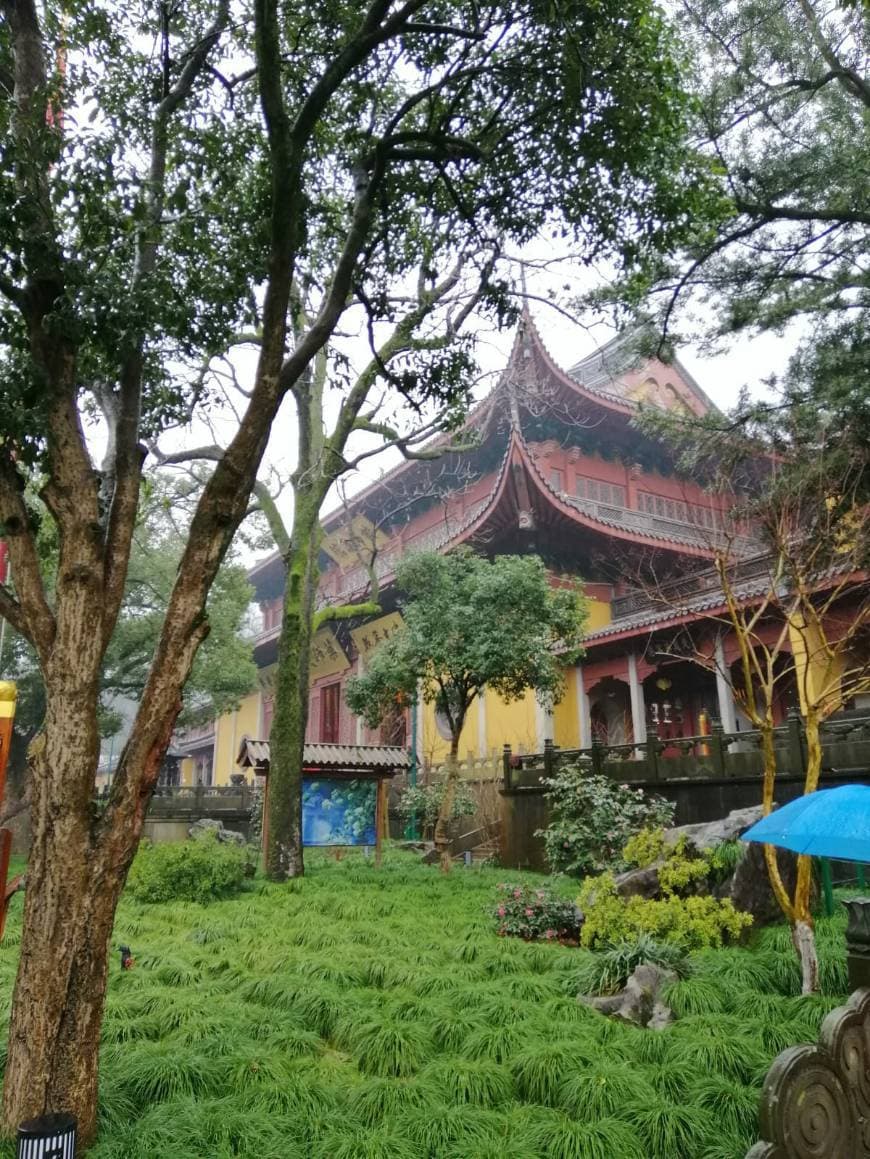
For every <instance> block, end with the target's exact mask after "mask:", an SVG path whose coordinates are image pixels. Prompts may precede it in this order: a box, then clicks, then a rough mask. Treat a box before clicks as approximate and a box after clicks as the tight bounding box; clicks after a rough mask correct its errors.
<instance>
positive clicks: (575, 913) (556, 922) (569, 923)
mask: <svg viewBox="0 0 870 1159" xmlns="http://www.w3.org/2000/svg"><path fill="white" fill-rule="evenodd" d="M498 889H499V903H498V905H497V906H496V907H495V908H494V909H493V910H492V911H491V912H492V916H493V917H494V918H495V919H496V921H497V922H498V932H499V935H500V936H502V937H511V938H525V939H526V940H527V941H531V940H533V939H535V938H541V939H543V940H544V941H555V940H556V939H557V938H569V939H571V940H572V941H576V940H577V939H578V938H579V937H580V926H581V925H582V922H583V915H582V914H581V913H580V910H578V909H577V907H576V906H575V905H574V904H573V903H572V902H570V901H565V899H564V898H561V897H554V896H553V894H552V893H550V891H549V890H548V889H532V888H531V887H530V886H527V885H510V884H509V883H507V882H502V884H501V885H499V887H498Z"/></svg>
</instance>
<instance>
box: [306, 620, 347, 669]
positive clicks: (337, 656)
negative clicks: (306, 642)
mask: <svg viewBox="0 0 870 1159" xmlns="http://www.w3.org/2000/svg"><path fill="white" fill-rule="evenodd" d="M347 668H350V661H349V660H348V658H347V656H345V654H344V652H343V651H342V650H341V646H340V645H339V643H338V640H336V638H335V636H333V634H332V632H330V630H329V629H328V628H321V629H320V631H319V632H317V633H316V634H315V636H314V639H313V640H312V641H311V679H312V680H319V679H320V678H321V677H322V676H335V675H337V674H338V673H339V672H344V671H345V670H346V669H347Z"/></svg>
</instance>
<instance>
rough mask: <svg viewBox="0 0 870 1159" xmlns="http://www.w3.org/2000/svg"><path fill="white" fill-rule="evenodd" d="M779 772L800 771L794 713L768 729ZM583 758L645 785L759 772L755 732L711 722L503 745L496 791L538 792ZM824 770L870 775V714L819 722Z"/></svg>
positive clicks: (801, 739)
mask: <svg viewBox="0 0 870 1159" xmlns="http://www.w3.org/2000/svg"><path fill="white" fill-rule="evenodd" d="M774 746H775V749H776V752H777V764H778V767H779V771H780V773H782V774H785V775H787V776H795V777H800V776H802V775H803V773H804V772H805V770H806V738H805V736H804V728H803V722H802V720H801V717H800V715H799V714H798V713H796V712H792V713H790V714H789V716H788V719H787V721H786V723H785V724H784V725H782V726H781V727H779V728H777V729H775V730H774ZM578 762H580V763H582V764H584V765H587V766H588V768H589V770H590V772H593V773H598V774H603V775H605V776H609V777H611V778H613V779H614V780H617V781H620V782H625V783H627V784H632V783H637V782H645V783H647V784H649V783H650V782H652V783H655V782H660V783H668V782H675V781H700V780H716V779H722V780H729V779H737V778H741V777H756V776H759V775H760V774H761V771H762V759H761V736H760V733H758V732H757V731H756V730H747V731H745V732H725V731H724V729H723V728H722V726H721V725H720V724H718V723H714V724H713V727H712V731H711V733H710V735H709V736H688V737H678V738H674V739H670V740H661V739H659V738H658V737H656V736H651V737H649V738H648V739H647V740H646V741H644V742H643V743H642V744H612V745H610V744H602V743H599V742H594V743H593V744H592V745H591V746H590V747H589V748H586V749H560V748H558V747H557V746H556V745H554V744H553V743H552V741H545V743H544V751H543V752H542V753H529V754H517V753H514V752H512V750H511V747H510V745H505V747H504V754H503V756H502V779H503V785H502V788H503V790H504V791H505V792H516V791H522V790H526V791H531V792H540V791H541V789H542V787H543V786H542V783H541V782H542V780H548V779H549V778H550V777H552V776H553V775H554V774H555V773H556V772H557V771H558V769H559V768H560V766H562V765H564V764H576V763H578ZM822 770H823V772H825V773H830V774H843V775H844V776H848V775H855V776H857V775H864V776H867V775H870V716H861V717H853V718H845V717H844V718H841V719H837V720H831V721H828V722H826V723H825V724H823V725H822Z"/></svg>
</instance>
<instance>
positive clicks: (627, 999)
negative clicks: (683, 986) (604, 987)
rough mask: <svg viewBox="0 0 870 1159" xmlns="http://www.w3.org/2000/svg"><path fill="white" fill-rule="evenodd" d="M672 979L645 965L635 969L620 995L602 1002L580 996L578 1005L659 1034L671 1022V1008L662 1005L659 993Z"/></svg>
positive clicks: (670, 974) (658, 968) (671, 975)
mask: <svg viewBox="0 0 870 1159" xmlns="http://www.w3.org/2000/svg"><path fill="white" fill-rule="evenodd" d="M675 979H676V974H675V973H674V972H673V971H672V970H665V969H663V968H662V967H661V966H655V965H653V963H652V962H644V963H642V964H641V965H640V966H638V967H637V968H636V969H635V971H634V973H633V974H632V975H631V977H630V978H629V979H628V981H627V982H626V984H625V989H624V990H622V992H621V993H619V994H614V995H612V996H607V997H601V998H596V997H592V996H585V997H584V996H581V997H580V999H579V1001H580V1002H583V1003H584V1004H585V1005H587V1006H591V1007H592V1009H593V1010H597V1011H598V1012H599V1013H600V1014H607V1015H609V1016H610V1017H611V1018H618V1019H620V1020H621V1021H622V1022H630V1023H631V1024H632V1026H641V1027H646V1028H648V1029H650V1030H661V1029H662V1028H663V1027H665V1026H669V1025H670V1024H671V1022H673V1019H674V1016H673V1012H672V1011H671V1009H670V1007H669V1006H667V1005H666V1004H665V1003H664V1002H663V1001H662V998H661V991H662V989H663V987H665V986H667V985H668V984H669V983H670V982H673V981H674V980H675Z"/></svg>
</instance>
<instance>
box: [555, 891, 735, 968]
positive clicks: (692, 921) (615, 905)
mask: <svg viewBox="0 0 870 1159" xmlns="http://www.w3.org/2000/svg"><path fill="white" fill-rule="evenodd" d="M578 904H579V906H580V908H581V909H582V911H583V914H584V917H585V921H584V923H583V932H582V935H581V943H582V945H584V946H587V947H589V948H590V949H607V948H609V947H612V946H614V945H616V944H618V943H619V942H633V941H636V940H637V938H638V937H639V936H640V935H641V934H649V935H651V937H653V938H654V939H655V940H656V941H660V942H672V943H674V944H676V945H680V946H684V947H685V948H686V949H690V950H699V949H704V948H705V947H707V946H721V945H722V943H723V941H725V940H726V939H728V938H738V937H739V936H740V934H741V933H742V932H743V930H745V929H746V928H747V926H750V925H751V924H752V916H751V915H750V914H746V913H743V912H742V911H741V910H736V909H735V908H734V906H733V904H732V902H731V901H730V899H728V898H726V899H724V900H722V901H720V900H718V899H717V898H714V897H679V896H677V895H676V894H670V895H668V896H665V897H663V898H660V899H658V900H653V901H647V900H646V899H645V898H642V897H637V896H635V897H629V898H624V899H623V898H621V897H620V896H619V894H618V893H617V892H616V885H615V883H614V880H613V875H612V874H610V873H604V874H602V875H601V876H600V877H590V878H588V879H587V880H586V881H585V882H584V883H583V885H582V887H581V890H580V897H579V899H578Z"/></svg>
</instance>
